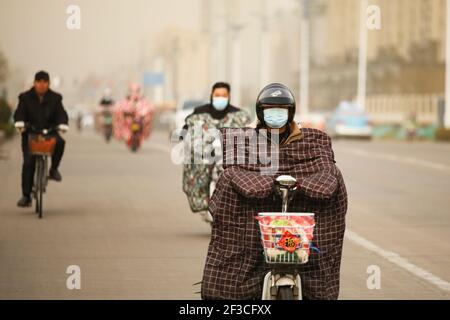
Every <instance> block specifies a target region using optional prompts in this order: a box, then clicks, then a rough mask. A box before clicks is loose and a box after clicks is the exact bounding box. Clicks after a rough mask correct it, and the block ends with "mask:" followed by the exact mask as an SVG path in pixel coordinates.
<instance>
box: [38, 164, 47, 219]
mask: <svg viewBox="0 0 450 320" xmlns="http://www.w3.org/2000/svg"><path fill="white" fill-rule="evenodd" d="M44 166H45V165H44V159H43V158H42V157H39V158H37V159H36V171H37V172H36V195H37V197H36V208H37V213H38V215H39V219H41V218H42V200H43V198H44V197H43V195H44V179H45V168H44Z"/></svg>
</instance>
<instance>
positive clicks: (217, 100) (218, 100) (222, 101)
mask: <svg viewBox="0 0 450 320" xmlns="http://www.w3.org/2000/svg"><path fill="white" fill-rule="evenodd" d="M212 105H213V107H214V109H216V110H217V111H222V110H224V109H225V108H226V107H227V106H228V98H224V97H214V98H213V101H212Z"/></svg>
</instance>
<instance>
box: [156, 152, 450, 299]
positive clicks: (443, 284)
mask: <svg viewBox="0 0 450 320" xmlns="http://www.w3.org/2000/svg"><path fill="white" fill-rule="evenodd" d="M150 147H152V148H154V149H158V150H161V151H165V152H170V151H171V148H170V147H169V146H167V145H162V144H158V143H152V144H150ZM352 151H354V152H358V153H360V152H364V153H366V152H365V151H363V150H352ZM364 156H367V155H366V154H364ZM419 163H420V162H419ZM422 165H423V164H422ZM345 237H346V238H347V239H348V240H350V241H352V242H354V243H356V244H357V245H359V246H361V247H363V248H365V249H367V250H369V251H372V252H374V253H376V254H378V255H380V256H382V257H383V258H385V259H386V260H388V261H390V262H391V263H393V264H395V265H397V266H399V267H401V268H403V269H405V270H407V271H409V272H411V273H412V274H414V275H415V276H417V277H419V278H421V279H424V280H425V281H427V282H429V283H431V284H433V285H435V286H437V287H438V288H440V289H442V290H444V291H450V283H449V282H447V281H445V280H443V279H441V278H439V277H437V276H435V275H434V274H432V273H430V272H428V271H426V270H424V269H422V268H420V267H418V266H416V265H414V264H412V263H411V262H409V261H408V260H407V259H405V258H403V257H401V256H400V255H398V254H397V253H395V252H392V251H387V250H384V249H382V248H381V247H379V246H377V245H376V244H374V243H373V242H370V241H369V240H367V239H365V238H363V237H361V236H360V235H358V234H357V233H355V232H353V231H351V230H349V229H347V230H346V231H345Z"/></svg>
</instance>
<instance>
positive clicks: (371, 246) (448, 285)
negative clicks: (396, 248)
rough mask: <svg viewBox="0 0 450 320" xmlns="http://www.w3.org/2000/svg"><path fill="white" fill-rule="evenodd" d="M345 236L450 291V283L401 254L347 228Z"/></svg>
mask: <svg viewBox="0 0 450 320" xmlns="http://www.w3.org/2000/svg"><path fill="white" fill-rule="evenodd" d="M345 238H347V239H348V240H350V241H352V242H354V243H356V244H357V245H359V246H361V247H363V248H365V249H367V250H369V251H372V252H374V253H376V254H378V255H380V256H381V257H383V258H385V259H386V260H388V261H389V262H391V263H393V264H395V265H397V266H399V267H400V268H403V269H405V270H407V271H409V272H410V273H412V274H413V275H415V276H417V277H419V278H421V279H423V280H425V281H427V282H429V283H431V284H432V285H434V286H436V287H438V288H440V289H442V290H444V291H450V283H449V282H447V281H445V280H443V279H441V278H439V277H438V276H435V275H434V274H432V273H430V272H428V271H426V270H424V269H422V268H420V267H418V266H416V265H414V264H412V263H411V262H409V261H408V260H407V259H405V258H403V257H401V256H400V255H399V254H397V253H395V252H392V251H387V250H384V249H383V248H381V247H379V246H377V245H376V244H374V243H373V242H371V241H369V240H367V239H365V238H363V237H361V236H360V235H358V234H357V233H355V232H353V231H351V230H349V229H347V230H346V231H345Z"/></svg>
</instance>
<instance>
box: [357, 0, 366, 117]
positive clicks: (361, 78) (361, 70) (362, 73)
mask: <svg viewBox="0 0 450 320" xmlns="http://www.w3.org/2000/svg"><path fill="white" fill-rule="evenodd" d="M360 6H361V8H360V18H359V19H360V22H359V61H358V96H357V102H358V105H359V107H361V108H362V109H363V110H365V108H366V81H367V25H366V19H367V6H368V2H367V0H360Z"/></svg>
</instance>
